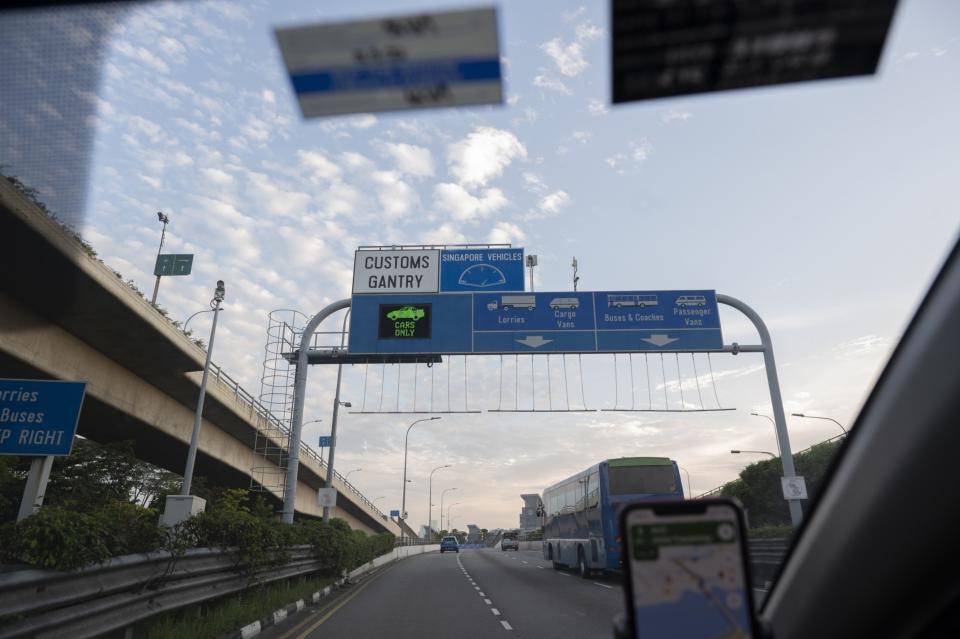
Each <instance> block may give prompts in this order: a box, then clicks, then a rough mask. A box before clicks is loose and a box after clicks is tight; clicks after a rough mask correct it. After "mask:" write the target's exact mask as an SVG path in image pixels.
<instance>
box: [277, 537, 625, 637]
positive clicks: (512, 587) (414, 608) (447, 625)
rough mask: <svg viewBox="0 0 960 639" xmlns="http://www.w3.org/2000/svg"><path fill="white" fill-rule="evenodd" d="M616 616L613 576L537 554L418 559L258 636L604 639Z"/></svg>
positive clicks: (618, 598) (619, 595) (618, 594)
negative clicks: (583, 574)
mask: <svg viewBox="0 0 960 639" xmlns="http://www.w3.org/2000/svg"><path fill="white" fill-rule="evenodd" d="M622 610H623V592H622V590H621V588H620V585H619V582H618V579H617V578H615V577H600V576H597V577H594V578H591V579H587V580H584V579H580V577H578V576H577V575H576V574H574V573H572V572H567V571H557V570H554V569H553V568H552V567H551V566H550V563H549V562H545V561H543V559H542V556H541V553H540V551H539V550H537V551H533V550H521V551H516V552H514V551H506V552H504V551H501V550H494V549H484V550H461V551H460V553H444V554H442V555H441V554H440V553H437V552H431V553H426V554H423V555H417V556H414V557H411V558H409V559H405V560H403V561H399V562H397V563H394V564H391V565H389V566H386V567H384V568H383V569H381V570H379V571H378V572H377V573H375V574H373V575H370V576H368V577H366V578H364V579H363V580H362V581H361V582H359V583H358V584H357V585H356V586H352V587H349V588H347V589H344V590H342V591H341V592H340V594H339V595H338V596H336V597H335V598H333V599H331V600H330V601H326V602H323V603H321V604H320V605H319V606H314V607H313V608H312V609H311V610H310V611H309V612H307V613H301V614H299V615H296V616H294V617H292V618H291V619H289V620H287V621H286V622H284V623H282V624H281V625H279V626H276V627H273V628H270V629H268V632H266V633H264V634H262V635H261V637H265V638H267V639H307V638H311V639H319V638H321V637H322V638H324V639H338V638H342V639H348V638H350V639H353V638H356V637H395V638H398V639H403V638H410V639H429V638H431V637H456V638H458V639H471V638H480V637H483V638H486V637H498V636H502V637H504V639H512V638H514V637H516V638H524V639H538V638H541V637H543V638H548V637H549V638H555V637H578V638H582V639H590V638H593V637H596V638H598V639H600V638H602V639H609V638H610V637H611V636H612V632H611V628H612V626H611V620H612V618H613V616H614V615H615V614H617V613H618V612H621V611H622Z"/></svg>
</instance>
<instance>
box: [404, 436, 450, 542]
mask: <svg viewBox="0 0 960 639" xmlns="http://www.w3.org/2000/svg"><path fill="white" fill-rule="evenodd" d="M435 419H440V417H425V418H423V419H418V420H416V421H415V422H413V423H412V424H410V425H409V426H407V434H406V436H405V437H404V438H403V497H401V499H400V541H401V542H403V539H404V537H406V532H405V531H404V529H403V526H404V524H405V522H406V519H407V446H408V445H409V443H410V430H411V429H412V428H413V427H414V426H416V425H417V424H419V423H420V422H432V421H433V420H435Z"/></svg>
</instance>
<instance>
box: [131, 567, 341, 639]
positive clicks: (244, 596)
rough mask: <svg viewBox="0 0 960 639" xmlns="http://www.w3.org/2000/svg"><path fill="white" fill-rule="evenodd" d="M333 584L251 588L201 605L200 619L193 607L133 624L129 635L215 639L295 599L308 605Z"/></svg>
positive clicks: (316, 581)
mask: <svg viewBox="0 0 960 639" xmlns="http://www.w3.org/2000/svg"><path fill="white" fill-rule="evenodd" d="M333 581H334V580H333V579H332V578H331V577H314V578H310V579H306V580H305V581H302V582H296V581H291V582H285V583H277V584H269V585H267V586H261V587H259V588H251V589H250V590H247V591H244V592H242V593H240V594H239V595H234V596H232V597H227V598H224V599H221V600H219V601H215V602H212V603H210V604H205V605H204V606H203V607H202V609H201V613H202V614H201V615H200V616H198V615H197V609H196V608H193V609H190V608H186V609H183V610H176V611H172V612H169V613H166V614H162V615H159V616H157V617H154V618H152V619H148V620H146V621H144V622H142V623H141V624H138V625H137V627H136V628H135V629H134V635H133V636H135V637H145V638H146V639H183V638H184V637H191V639H219V638H220V637H223V636H224V635H226V634H229V633H231V632H235V631H237V630H239V629H240V628H242V627H243V626H245V625H247V624H248V623H253V622H254V621H256V620H257V619H260V618H261V617H265V616H267V615H269V614H270V613H271V612H273V611H274V610H277V609H278V608H282V607H284V606H286V605H287V604H291V603H293V602H295V601H296V600H297V599H303V600H304V601H305V602H306V603H307V605H310V601H309V599H310V596H311V595H312V594H313V593H315V592H317V591H318V590H322V589H323V588H325V587H326V586H329V585H330V584H332V583H333Z"/></svg>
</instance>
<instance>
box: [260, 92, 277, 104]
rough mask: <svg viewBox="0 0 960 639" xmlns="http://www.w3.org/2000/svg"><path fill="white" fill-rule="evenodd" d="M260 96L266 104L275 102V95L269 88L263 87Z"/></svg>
mask: <svg viewBox="0 0 960 639" xmlns="http://www.w3.org/2000/svg"><path fill="white" fill-rule="evenodd" d="M260 96H261V97H262V98H263V101H264V102H266V103H267V104H276V103H277V96H276V94H274V92H273V91H271V90H270V89H264V90H263V93H261V94H260Z"/></svg>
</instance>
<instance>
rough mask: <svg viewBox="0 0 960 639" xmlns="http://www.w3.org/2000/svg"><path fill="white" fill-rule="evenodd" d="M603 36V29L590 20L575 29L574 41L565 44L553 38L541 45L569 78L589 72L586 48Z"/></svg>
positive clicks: (561, 71)
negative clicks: (584, 53)
mask: <svg viewBox="0 0 960 639" xmlns="http://www.w3.org/2000/svg"><path fill="white" fill-rule="evenodd" d="M601 36H603V29H601V28H600V27H598V26H596V25H594V24H593V23H591V22H590V21H589V20H588V21H586V22H583V23H581V24H578V25H577V26H576V28H575V29H574V40H573V42H570V43H565V42H564V41H563V40H562V39H560V38H559V37H558V38H553V39H551V40H548V41H546V42H544V43H543V44H541V45H540V49H542V50H543V52H544V53H546V54H547V55H548V56H550V58H551V59H552V60H553V62H554V64H556V65H557V69H559V70H560V73H562V74H563V75H565V76H567V77H571V78H572V77H575V76H578V75H580V74H581V73H583V72H584V71H586V70H587V67H589V66H590V64H589V63H588V62H587V60H586V58H584V57H583V49H584V46H585V45H587V44H589V43H590V42H593V41H594V40H597V39H599V38H600V37H601Z"/></svg>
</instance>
